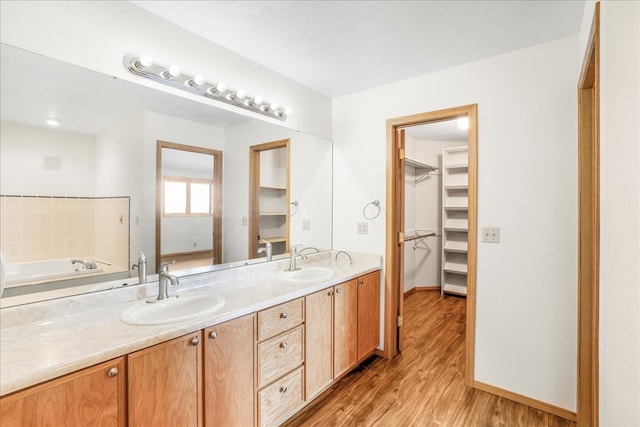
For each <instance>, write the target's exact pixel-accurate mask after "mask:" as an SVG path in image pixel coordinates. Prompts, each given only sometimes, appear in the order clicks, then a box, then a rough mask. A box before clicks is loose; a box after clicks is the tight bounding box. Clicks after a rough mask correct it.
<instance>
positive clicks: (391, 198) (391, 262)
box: [383, 104, 478, 386]
mask: <svg viewBox="0 0 640 427" xmlns="http://www.w3.org/2000/svg"><path fill="white" fill-rule="evenodd" d="M477 111H478V106H477V104H470V105H464V106H460V107H454V108H447V109H444V110H438V111H431V112H427V113H421V114H415V115H410V116H404V117H398V118H394V119H389V120H387V191H386V197H387V209H386V216H387V217H386V236H387V237H386V243H385V288H384V294H385V304H384V305H385V307H384V350H383V355H384V357H386V358H392V357H394V356H395V355H396V354H397V353H398V347H397V345H398V329H397V327H396V317H397V316H398V307H399V299H400V298H401V297H402V295H403V291H404V290H403V289H401V288H400V287H399V285H398V283H399V281H398V280H397V279H398V277H399V274H400V273H401V272H402V269H401V268H400V265H399V264H398V263H397V260H398V258H399V257H398V254H399V252H400V250H399V249H398V245H397V242H396V236H397V234H398V232H400V231H403V230H400V229H399V224H400V221H399V218H398V217H399V209H398V206H399V205H400V203H401V202H404V200H401V198H403V196H404V194H402V193H403V190H402V189H401V190H400V191H398V190H397V189H396V185H395V182H394V179H395V177H396V174H397V172H398V171H397V170H398V150H397V141H396V130H397V129H398V128H401V127H409V126H416V125H421V124H425V123H432V122H439V121H443V120H449V119H453V118H456V117H460V116H465V115H466V116H468V117H469V131H468V138H469V230H468V234H469V237H468V238H469V248H468V250H469V252H468V260H467V263H468V272H467V304H466V305H467V308H466V318H467V321H466V342H465V381H466V383H467V384H468V385H469V386H472V385H473V379H474V372H473V369H474V365H473V362H474V350H475V318H476V254H477V203H478V198H477V195H478V180H477V169H478V130H477V129H478V124H477Z"/></svg>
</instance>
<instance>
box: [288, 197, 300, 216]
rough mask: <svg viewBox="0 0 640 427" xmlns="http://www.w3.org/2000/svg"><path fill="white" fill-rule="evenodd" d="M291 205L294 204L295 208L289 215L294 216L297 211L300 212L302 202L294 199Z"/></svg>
mask: <svg viewBox="0 0 640 427" xmlns="http://www.w3.org/2000/svg"><path fill="white" fill-rule="evenodd" d="M289 204H290V205H293V207H294V208H295V209H294V210H293V212H291V213H289V216H290V217H292V216H294V215H295V214H296V212H298V205H299V204H300V202H298V201H297V200H294V201H293V202H291V203H289Z"/></svg>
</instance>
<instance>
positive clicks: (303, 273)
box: [279, 267, 336, 282]
mask: <svg viewBox="0 0 640 427" xmlns="http://www.w3.org/2000/svg"><path fill="white" fill-rule="evenodd" d="M335 274H336V273H335V272H334V271H333V269H332V268H328V267H302V268H301V269H300V270H296V271H282V272H280V274H279V277H280V278H281V279H284V280H288V281H290V282H315V281H318V280H329V279H331V278H332V277H333V276H335Z"/></svg>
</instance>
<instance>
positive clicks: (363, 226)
mask: <svg viewBox="0 0 640 427" xmlns="http://www.w3.org/2000/svg"><path fill="white" fill-rule="evenodd" d="M358 234H369V223H368V222H359V223H358Z"/></svg>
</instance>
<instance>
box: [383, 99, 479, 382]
mask: <svg viewBox="0 0 640 427" xmlns="http://www.w3.org/2000/svg"><path fill="white" fill-rule="evenodd" d="M476 115H477V105H475V104H473V105H467V106H462V107H455V108H450V109H446V110H439V111H433V112H429V113H423V114H417V115H413V116H406V117H400V118H396V119H390V120H388V121H387V145H388V153H387V158H388V162H387V165H388V168H387V200H388V201H389V203H388V204H387V224H386V227H387V228H386V232H387V243H386V258H385V271H386V278H385V336H384V349H385V350H384V355H385V357H389V358H391V357H393V356H395V355H396V354H397V353H398V352H400V351H402V336H403V329H402V324H403V314H404V307H403V299H404V293H405V290H409V289H411V288H416V287H417V288H432V289H439V290H440V291H441V292H442V293H443V294H445V295H447V294H457V295H466V298H467V301H466V319H467V321H466V338H465V342H466V344H465V381H466V382H467V384H468V385H472V384H473V349H474V330H475V281H476V239H477V237H476V236H477V219H476V218H477V118H476V117H477V116H476ZM458 120H460V122H466V123H467V127H468V128H467V130H466V131H464V133H463V134H462V135H463V137H462V138H460V137H457V136H454V135H452V133H451V128H450V124H452V123H456V124H457V122H458ZM453 133H456V132H453ZM458 133H459V132H458ZM405 177H408V179H406V180H405ZM414 248H415V249H414ZM408 251H411V252H408ZM405 278H407V281H411V283H406V288H405Z"/></svg>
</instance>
